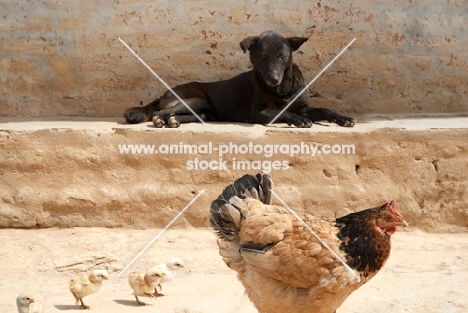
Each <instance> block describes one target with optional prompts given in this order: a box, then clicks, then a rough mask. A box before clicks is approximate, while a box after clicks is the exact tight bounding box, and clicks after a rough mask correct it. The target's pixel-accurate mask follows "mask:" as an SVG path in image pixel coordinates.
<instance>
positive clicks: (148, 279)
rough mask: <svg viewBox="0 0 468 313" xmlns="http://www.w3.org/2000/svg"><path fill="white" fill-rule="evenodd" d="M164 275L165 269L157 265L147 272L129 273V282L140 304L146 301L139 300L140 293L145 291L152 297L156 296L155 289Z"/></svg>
mask: <svg viewBox="0 0 468 313" xmlns="http://www.w3.org/2000/svg"><path fill="white" fill-rule="evenodd" d="M163 276H164V274H163V271H162V270H161V269H159V268H157V267H154V268H150V269H148V270H146V272H131V273H130V274H128V284H129V285H130V287H132V289H133V294H134V295H135V299H136V302H137V304H138V305H146V303H144V302H141V301H140V300H138V295H139V294H142V293H144V294H145V295H147V296H148V297H150V298H153V299H154V298H155V296H154V294H153V291H154V290H156V286H157V285H158V284H159V282H160V280H161V279H162V277H163Z"/></svg>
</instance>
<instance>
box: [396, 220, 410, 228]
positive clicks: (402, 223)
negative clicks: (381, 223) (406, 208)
mask: <svg viewBox="0 0 468 313" xmlns="http://www.w3.org/2000/svg"><path fill="white" fill-rule="evenodd" d="M398 225H399V226H403V227H409V224H408V222H406V221H405V220H404V219H401V220H400V221H399V223H398Z"/></svg>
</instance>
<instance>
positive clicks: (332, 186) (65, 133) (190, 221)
mask: <svg viewBox="0 0 468 313" xmlns="http://www.w3.org/2000/svg"><path fill="white" fill-rule="evenodd" d="M337 128H338V127H337ZM359 128H362V126H359V127H357V128H356V129H355V130H354V131H342V130H341V131H339V132H338V131H336V128H335V130H333V129H331V130H329V131H323V128H322V129H320V126H316V127H314V128H313V129H312V130H288V129H281V128H279V129H267V128H265V127H263V126H254V127H251V126H247V125H244V126H239V125H235V126H232V125H231V126H229V125H219V126H217V125H210V126H205V127H203V128H201V129H200V128H198V129H196V128H193V127H192V128H190V127H186V126H184V127H181V129H179V130H177V131H174V130H172V129H161V130H154V129H152V128H148V127H146V125H141V126H140V127H139V128H132V127H128V126H127V128H125V127H122V126H119V127H116V126H114V127H112V128H110V127H105V128H102V127H101V128H99V127H97V128H95V129H94V128H93V129H85V128H83V129H74V130H72V129H66V128H62V127H58V128H56V127H54V128H48V129H40V130H14V129H11V128H9V129H8V128H7V129H5V130H3V131H0V181H1V182H2V187H1V188H0V227H36V226H38V227H53V226H59V227H72V226H107V227H164V226H166V224H167V223H168V222H169V221H170V220H171V219H172V218H173V217H174V216H175V215H176V214H177V213H178V212H179V211H180V210H182V209H183V208H184V207H185V206H186V205H187V204H188V203H189V202H190V200H192V199H193V198H194V197H195V195H196V194H198V193H199V192H200V191H201V190H202V189H206V191H205V193H204V194H202V195H201V196H200V198H199V199H197V200H196V201H195V203H194V204H193V205H192V206H191V207H190V208H189V209H188V210H187V211H186V212H185V213H184V215H182V217H181V218H180V219H179V220H178V221H177V222H176V225H174V227H189V226H196V227H199V226H206V222H207V219H208V212H209V207H210V203H211V201H213V200H214V199H215V198H216V197H217V196H218V195H219V193H220V192H221V191H222V189H223V188H224V187H225V186H227V185H228V184H230V183H232V181H233V180H234V179H236V178H238V177H240V176H242V175H243V174H245V173H251V174H255V173H257V172H259V169H255V170H254V169H251V170H233V169H232V162H233V161H234V159H236V160H248V161H265V160H267V161H268V160H270V161H275V160H276V161H280V162H282V161H286V162H287V165H288V168H287V169H285V168H282V169H278V170H274V171H272V173H271V175H272V177H273V179H274V181H275V184H276V188H275V189H276V191H277V193H278V194H279V195H280V196H281V198H282V199H284V201H285V202H286V203H288V204H289V205H290V206H291V207H292V208H293V209H294V210H297V211H298V212H302V211H304V210H306V211H308V212H310V213H313V214H316V215H324V216H328V217H333V216H337V215H338V216H341V215H343V214H344V213H345V212H346V210H345V209H348V210H362V209H366V208H369V207H374V206H376V205H380V204H382V203H383V202H386V201H389V200H395V202H396V205H397V207H398V208H399V210H400V211H401V213H402V214H403V215H404V216H405V218H406V219H407V221H408V222H409V223H410V225H411V226H412V227H420V228H423V229H425V230H428V231H431V232H435V231H466V229H467V227H468V210H467V204H468V193H467V192H466V191H467V187H468V172H467V168H468V142H467V141H466V138H467V136H468V129H466V128H465V129H433V130H406V129H400V130H399V129H390V128H381V129H374V130H372V129H368V130H365V129H364V130H362V129H361V130H359ZM338 129H339V128H338ZM180 142H183V143H184V144H195V145H206V144H209V143H210V142H211V143H212V144H213V145H214V146H215V147H217V146H219V145H221V144H226V145H227V144H229V143H230V142H232V143H234V144H237V145H248V144H249V142H252V143H253V144H256V145H262V146H265V145H269V144H270V145H271V144H277V145H282V144H286V145H290V144H297V145H300V144H301V143H307V144H318V145H324V144H331V145H333V144H354V145H355V154H339V155H333V154H328V155H325V154H323V153H322V154H320V155H319V154H317V155H315V156H311V155H307V154H300V155H295V156H289V155H284V154H282V153H280V152H277V153H276V154H275V155H273V156H271V157H269V158H268V157H266V156H264V155H262V154H242V153H240V152H236V151H234V150H232V152H231V153H228V154H225V155H223V156H222V159H223V160H224V161H226V166H227V167H228V170H195V169H193V170H190V169H188V168H187V162H188V161H191V160H195V158H198V159H199V160H206V161H217V160H218V159H219V157H218V153H217V152H216V151H215V150H213V153H208V154H175V153H170V154H161V153H160V154H121V153H119V149H118V145H122V144H147V145H157V146H158V147H159V146H161V145H164V144H175V145H177V144H179V143H180ZM159 151H163V150H159ZM265 169H266V167H265Z"/></svg>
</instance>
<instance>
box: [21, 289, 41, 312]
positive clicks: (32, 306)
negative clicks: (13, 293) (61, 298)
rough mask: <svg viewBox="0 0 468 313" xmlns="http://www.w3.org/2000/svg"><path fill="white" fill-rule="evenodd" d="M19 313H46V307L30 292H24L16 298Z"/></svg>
mask: <svg viewBox="0 0 468 313" xmlns="http://www.w3.org/2000/svg"><path fill="white" fill-rule="evenodd" d="M16 306H17V307H18V313H44V306H43V305H42V303H41V302H39V301H37V300H36V299H35V298H34V297H33V295H32V294H31V293H30V292H23V293H21V294H20V295H19V296H18V297H17V298H16Z"/></svg>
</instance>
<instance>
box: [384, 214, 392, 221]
mask: <svg viewBox="0 0 468 313" xmlns="http://www.w3.org/2000/svg"><path fill="white" fill-rule="evenodd" d="M385 220H386V221H387V222H391V221H392V220H393V219H392V217H391V216H390V215H388V216H386V217H385Z"/></svg>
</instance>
